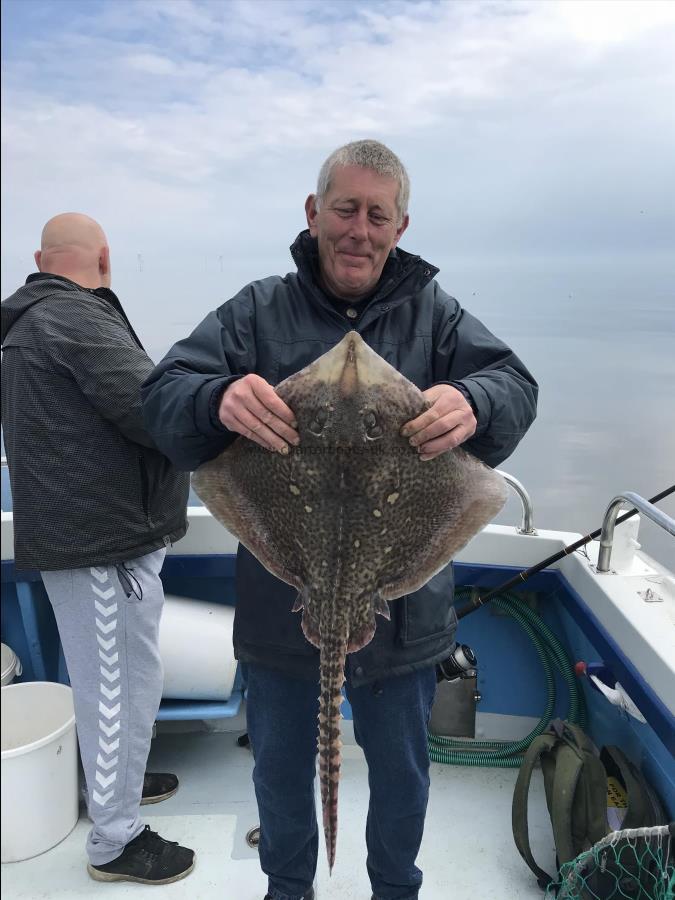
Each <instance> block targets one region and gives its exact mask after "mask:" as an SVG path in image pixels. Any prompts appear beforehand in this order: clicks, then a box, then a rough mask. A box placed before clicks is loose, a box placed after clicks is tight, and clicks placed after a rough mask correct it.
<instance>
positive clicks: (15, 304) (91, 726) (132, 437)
mask: <svg viewBox="0 0 675 900" xmlns="http://www.w3.org/2000/svg"><path fill="white" fill-rule="evenodd" d="M35 262H36V264H37V267H38V270H39V271H38V272H36V273H35V274H33V275H29V277H28V279H27V280H26V284H25V285H24V286H23V287H20V288H19V289H18V290H17V291H16V293H14V294H13V295H12V296H11V297H10V298H9V299H7V300H6V301H5V302H4V303H3V304H2V349H3V378H2V423H3V429H4V438H5V447H6V450H7V459H8V463H9V474H10V480H11V486H12V501H13V508H14V560H15V566H16V568H17V569H18V570H25V569H39V570H40V572H41V574H42V580H43V582H44V585H45V588H46V590H47V594H48V596H49V599H50V601H51V603H52V606H53V608H54V614H55V616H56V622H57V625H58V628H59V634H60V637H61V643H62V645H63V650H64V655H65V659H66V663H67V665H68V673H69V676H70V683H71V687H72V689H73V698H74V702H75V716H76V720H77V736H78V740H79V744H80V754H81V757H82V765H83V768H84V773H85V779H86V783H87V792H88V807H89V817H90V819H91V820H92V822H93V827H92V829H91V831H90V833H89V836H88V838H87V855H88V857H89V865H88V871H89V874H90V875H91V876H92V878H94V879H96V880H98V881H137V882H142V883H144V884H167V883H169V882H171V881H176V880H178V879H179V878H183V877H184V876H185V875H187V874H188V873H189V872H190V871H191V870H192V868H193V866H194V853H193V851H192V850H188V849H187V848H185V847H180V846H178V845H177V844H176V843H174V842H171V841H167V840H164V839H163V838H161V837H160V836H159V835H158V834H156V833H155V832H153V831H150V828H149V827H148V826H147V825H146V826H144V825H143V823H142V822H141V819H140V817H139V806H140V804H141V802H157V801H159V800H163V799H165V798H166V797H169V796H171V795H172V794H174V793H175V792H176V790H177V787H178V779H177V778H176V777H175V775H170V774H150V773H147V774H146V772H145V766H146V762H147V758H148V752H149V749H150V740H151V735H152V726H153V723H154V721H155V716H156V714H157V710H158V707H159V703H160V699H161V694H162V680H163V679H162V665H161V660H160V657H159V651H158V634H159V619H160V614H161V610H162V604H163V602H164V594H163V591H162V583H161V581H160V578H159V572H160V569H161V567H162V563H163V560H164V555H165V553H166V547H167V546H168V545H169V544H170V543H172V542H173V541H177V540H179V539H180V538H181V537H182V536H183V535H184V534H185V531H186V528H187V517H186V507H187V496H188V489H189V485H188V476H187V475H186V474H182V473H179V472H177V471H176V470H175V469H174V468H173V466H172V465H171V464H170V463H169V461H168V460H167V459H166V457H165V456H163V455H162V454H161V453H160V452H159V451H158V450H157V447H156V445H155V443H154V441H153V440H152V438H151V437H150V436H149V434H148V433H147V431H146V430H145V428H144V427H143V421H142V417H141V403H140V386H141V384H142V382H143V380H144V379H145V378H146V377H147V376H148V374H149V373H150V372H151V371H152V368H153V364H152V361H151V360H150V359H149V357H148V356H147V354H146V353H145V351H144V350H143V347H142V345H141V342H140V341H139V340H138V337H137V336H136V334H135V333H134V330H133V328H132V327H131V324H130V323H129V320H128V319H127V317H126V315H125V313H124V310H123V309H122V306H121V304H120V302H119V300H118V299H117V297H116V296H115V294H114V293H113V292H112V291H111V290H110V253H109V250H108V243H107V241H106V237H105V234H104V233H103V229H102V228H101V226H100V225H99V224H98V223H97V222H95V221H94V220H93V219H90V218H89V217H88V216H85V215H81V214H79V213H64V214H63V215H59V216H55V217H54V218H53V219H50V220H49V222H47V224H46V225H45V227H44V229H43V231H42V240H41V246H40V249H39V250H37V251H36V253H35Z"/></svg>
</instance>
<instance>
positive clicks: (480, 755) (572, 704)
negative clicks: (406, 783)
mask: <svg viewBox="0 0 675 900" xmlns="http://www.w3.org/2000/svg"><path fill="white" fill-rule="evenodd" d="M468 590H469V589H466V588H465V589H463V590H462V589H460V590H459V591H458V592H457V594H458V595H460V596H461V594H462V593H467V592H468ZM492 603H493V604H494V606H496V607H497V608H498V609H501V610H502V611H503V612H504V613H506V614H507V615H509V616H511V617H512V618H513V619H515V620H516V622H518V624H519V625H520V626H521V627H522V628H523V629H524V631H525V633H526V634H527V636H528V637H529V638H530V640H531V641H532V643H533V644H534V647H535V649H536V651H537V655H538V657H539V659H540V661H541V664H542V667H543V669H544V675H545V678H546V708H545V710H544V713H543V715H542V717H541V719H540V720H539V722H538V723H537V725H536V726H535V727H534V728H533V729H532V731H531V732H530V733H529V734H528V735H527V736H526V737H524V738H522V740H520V741H512V742H507V741H469V740H460V739H458V738H447V737H441V736H440V735H436V734H432V733H431V732H429V758H430V759H431V760H432V762H438V763H446V764H449V765H456V766H483V767H487V766H494V767H499V768H504V769H515V768H519V767H520V765H521V763H522V761H523V754H524V753H525V751H526V750H527V748H528V747H529V746H530V744H531V743H532V741H533V740H534V739H535V737H537V736H538V735H540V734H542V732H544V731H545V730H546V728H547V727H548V724H549V722H550V721H551V717H552V715H553V710H554V707H555V700H556V692H555V678H554V668H555V669H557V670H558V671H559V672H560V674H561V676H562V677H563V680H564V681H565V684H566V687H567V691H568V696H569V710H568V713H567V719H568V720H569V721H570V722H573V723H576V724H579V725H581V726H582V728H583V727H585V725H586V706H585V703H584V697H583V694H582V693H581V691H580V690H579V686H578V684H577V680H576V676H575V674H574V669H573V666H572V662H571V660H570V658H569V656H568V655H567V653H566V651H565V649H564V647H563V646H562V644H561V643H560V641H559V640H558V638H557V637H556V636H555V635H554V634H553V632H552V631H551V629H550V628H549V627H548V625H546V623H545V622H544V621H543V620H542V619H541V618H540V616H538V615H537V614H536V613H535V612H534V611H533V610H532V609H530V607H529V606H528V605H527V604H526V603H523V601H522V600H521V599H520V598H519V597H518V596H517V595H516V594H503V595H501V596H499V597H495V599H494V600H492Z"/></svg>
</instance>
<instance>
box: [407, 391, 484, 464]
mask: <svg viewBox="0 0 675 900" xmlns="http://www.w3.org/2000/svg"><path fill="white" fill-rule="evenodd" d="M422 393H423V395H424V397H425V399H426V400H427V401H428V402H429V403H430V404H431V406H430V407H429V409H427V410H425V412H423V413H422V414H421V415H419V416H418V417H417V418H416V419H412V420H411V421H410V422H406V424H405V425H404V426H403V428H401V434H402V435H403V437H407V438H409V439H410V443H411V444H412V446H413V447H416V448H417V450H418V453H419V454H420V459H423V460H427V459H433V458H434V457H435V456H438V455H439V454H441V453H445V451H446V450H451V449H452V448H453V447H458V446H459V445H460V444H462V443H464V441H466V440H468V439H469V438H470V437H471V436H472V435H473V433H474V432H475V430H476V425H477V424H478V423H477V422H476V417H475V416H474V414H473V410H472V409H471V404H470V403H469V402H468V401H467V400H466V398H465V396H464V394H462V392H461V391H458V390H457V388H454V387H452V385H450V384H435V385H434V386H433V387H430V388H429V390H427V391H423V392H422Z"/></svg>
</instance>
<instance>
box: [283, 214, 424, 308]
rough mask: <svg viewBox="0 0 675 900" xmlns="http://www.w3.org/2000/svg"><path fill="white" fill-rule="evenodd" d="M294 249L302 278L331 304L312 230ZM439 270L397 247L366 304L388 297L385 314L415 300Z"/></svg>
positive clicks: (303, 235) (301, 235)
mask: <svg viewBox="0 0 675 900" xmlns="http://www.w3.org/2000/svg"><path fill="white" fill-rule="evenodd" d="M290 249H291V255H292V257H293V260H294V262H295V264H296V266H297V267H298V275H299V277H300V279H301V280H302V281H303V282H304V283H305V284H307V285H308V286H309V287H310V288H311V290H312V294H313V295H314V297H315V298H317V299H320V300H321V301H323V302H324V303H326V304H329V305H330V301H329V300H328V298H327V297H326V294H325V291H323V290H322V288H321V285H320V284H319V280H318V273H319V249H318V244H317V240H316V238H313V237H312V236H311V235H310V233H309V230H308V229H306V230H305V231H301V232H300V234H299V235H298V236H297V238H296V239H295V241H294V242H293V244H291V248H290ZM438 271H439V270H438V268H437V267H436V266H432V265H431V264H430V263H428V262H426V261H425V260H424V259H422V257H421V256H415V255H414V254H412V253H407V252H406V251H405V250H401V249H400V248H399V247H395V248H394V249H393V250H392V251H391V253H390V254H389V258H388V259H387V261H386V263H385V265H384V269H383V270H382V275H381V276H380V280H379V281H378V283H377V287H376V289H375V291H374V292H373V293H372V294H371V295H370V297H369V298H367V299H366V300H365V304H364V305H365V307H368V308H370V307H371V306H372V305H373V304H377V303H379V302H380V301H381V300H384V299H385V298H386V299H387V306H386V307H383V308H381V311H382V312H386V311H387V310H389V309H391V308H392V307H393V306H398V305H400V304H401V303H405V302H406V301H407V300H410V299H411V297H414V296H415V294H417V292H418V291H419V290H421V289H422V288H423V287H424V286H425V285H426V284H427V283H428V282H429V281H431V279H432V278H435V277H436V275H437V274H438ZM360 302H362V303H363V302H364V301H360ZM362 318H363V317H362ZM369 318H370V316H369Z"/></svg>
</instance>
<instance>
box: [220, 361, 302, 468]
mask: <svg viewBox="0 0 675 900" xmlns="http://www.w3.org/2000/svg"><path fill="white" fill-rule="evenodd" d="M218 418H219V419H220V421H221V422H222V423H223V425H224V426H225V427H226V428H229V429H230V431H236V432H238V433H239V434H243V435H244V437H247V438H249V439H250V440H252V441H255V443H256V444H260V446H261V447H265V449H266V450H275V451H276V452H277V453H288V444H293V446H297V445H298V444H299V443H300V437H299V435H298V432H297V431H296V430H295V429H296V428H297V422H296V421H295V416H294V415H293V413H292V411H291V410H290V409H289V407H288V406H286V404H285V403H284V401H283V400H282V399H281V398H280V397H279V396H278V395H277V394H276V392H275V390H274V388H273V387H272V385H271V384H269V383H268V382H267V381H265V379H264V378H261V377H260V376H259V375H245V376H244V377H243V378H240V379H239V380H238V381H235V382H233V383H232V384H231V385H230V386H229V387H228V388H227V389H226V390H225V393H224V394H223V396H222V398H221V401H220V406H219V408H218Z"/></svg>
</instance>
